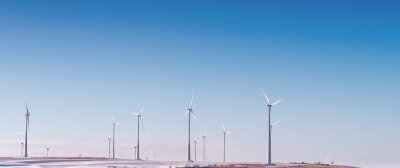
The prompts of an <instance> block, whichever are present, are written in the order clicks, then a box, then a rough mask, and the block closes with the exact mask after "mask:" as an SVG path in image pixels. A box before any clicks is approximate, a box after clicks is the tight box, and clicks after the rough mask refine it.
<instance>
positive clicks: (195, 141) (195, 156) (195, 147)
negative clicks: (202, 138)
mask: <svg viewBox="0 0 400 168" xmlns="http://www.w3.org/2000/svg"><path fill="white" fill-rule="evenodd" d="M197 142H198V141H197V139H196V138H194V141H193V143H194V161H195V162H197Z"/></svg>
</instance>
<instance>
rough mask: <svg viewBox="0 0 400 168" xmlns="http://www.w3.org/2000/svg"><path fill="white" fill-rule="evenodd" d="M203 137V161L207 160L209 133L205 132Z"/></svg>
mask: <svg viewBox="0 0 400 168" xmlns="http://www.w3.org/2000/svg"><path fill="white" fill-rule="evenodd" d="M201 138H202V139H203V162H205V161H206V142H207V133H205V134H204V135H203V136H201Z"/></svg>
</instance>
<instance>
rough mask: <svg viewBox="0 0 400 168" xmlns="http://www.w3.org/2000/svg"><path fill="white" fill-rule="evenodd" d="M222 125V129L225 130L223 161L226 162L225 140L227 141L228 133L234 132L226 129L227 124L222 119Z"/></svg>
mask: <svg viewBox="0 0 400 168" xmlns="http://www.w3.org/2000/svg"><path fill="white" fill-rule="evenodd" d="M221 125H222V130H223V134H224V156H223V161H224V162H225V149H226V148H225V142H226V134H230V133H232V132H230V131H226V129H225V125H224V123H223V122H222V121H221Z"/></svg>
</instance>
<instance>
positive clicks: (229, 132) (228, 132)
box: [225, 131, 233, 134]
mask: <svg viewBox="0 0 400 168" xmlns="http://www.w3.org/2000/svg"><path fill="white" fill-rule="evenodd" d="M225 133H226V134H232V133H233V132H231V131H227V132H225Z"/></svg>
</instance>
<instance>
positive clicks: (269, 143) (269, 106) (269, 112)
mask: <svg viewBox="0 0 400 168" xmlns="http://www.w3.org/2000/svg"><path fill="white" fill-rule="evenodd" d="M261 92H262V93H263V95H264V97H265V99H266V100H267V107H268V119H267V120H268V165H272V156H271V128H272V125H271V108H272V106H274V105H276V104H278V103H279V102H281V101H282V100H283V98H282V99H279V100H278V101H276V102H274V103H270V101H269V98H268V96H267V93H265V91H264V90H261ZM278 122H279V121H278Z"/></svg>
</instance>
